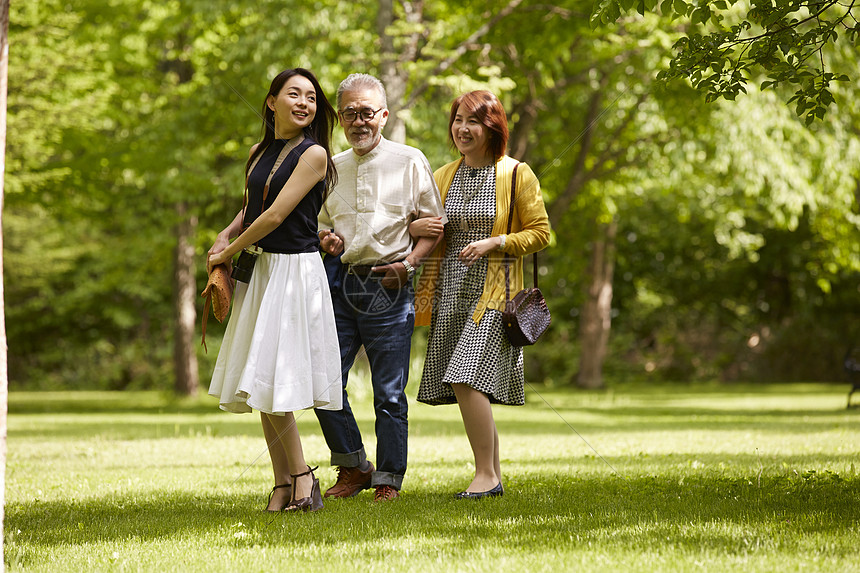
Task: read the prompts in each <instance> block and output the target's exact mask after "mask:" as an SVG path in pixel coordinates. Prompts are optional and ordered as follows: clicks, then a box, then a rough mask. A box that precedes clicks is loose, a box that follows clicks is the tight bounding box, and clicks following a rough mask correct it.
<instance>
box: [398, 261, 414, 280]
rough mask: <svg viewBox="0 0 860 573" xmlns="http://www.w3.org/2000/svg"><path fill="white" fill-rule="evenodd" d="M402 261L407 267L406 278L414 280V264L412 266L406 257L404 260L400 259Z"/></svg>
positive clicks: (404, 266)
mask: <svg viewBox="0 0 860 573" xmlns="http://www.w3.org/2000/svg"><path fill="white" fill-rule="evenodd" d="M400 262H401V263H403V268H405V269H406V278H407V280H410V281H411V280H412V277H414V276H415V267H413V266H412V263H410V262H409V261H407V260H406V259H403V260H402V261H400Z"/></svg>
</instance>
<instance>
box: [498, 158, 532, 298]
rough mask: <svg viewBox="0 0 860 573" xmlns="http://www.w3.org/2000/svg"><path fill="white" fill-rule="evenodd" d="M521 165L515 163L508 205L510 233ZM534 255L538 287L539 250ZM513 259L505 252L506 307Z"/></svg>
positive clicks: (509, 232) (509, 292)
mask: <svg viewBox="0 0 860 573" xmlns="http://www.w3.org/2000/svg"><path fill="white" fill-rule="evenodd" d="M519 166H520V164H519V163H517V164H516V165H514V174H513V176H512V180H511V203H510V205H509V206H508V232H507V234H508V235H510V234H511V226H512V225H513V222H514V204H515V202H516V194H517V167H519ZM532 256H533V257H534V261H533V265H532V266H533V267H534V268H533V272H534V285H535V288H537V286H538V263H537V252H534V253H532ZM512 259H513V256H511V255H509V254H507V253H505V306H506V307H507V303H508V301H510V300H511V279H510V266H511V260H512Z"/></svg>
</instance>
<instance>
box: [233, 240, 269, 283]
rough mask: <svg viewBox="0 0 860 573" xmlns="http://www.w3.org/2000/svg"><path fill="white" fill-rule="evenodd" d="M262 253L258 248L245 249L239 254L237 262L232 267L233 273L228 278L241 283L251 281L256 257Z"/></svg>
mask: <svg viewBox="0 0 860 573" xmlns="http://www.w3.org/2000/svg"><path fill="white" fill-rule="evenodd" d="M262 252H263V249H261V248H260V247H246V248H244V249H242V252H241V253H239V260H237V261H236V263H235V264H234V265H233V272H232V273H230V276H231V277H233V278H234V279H236V280H237V281H242V282H243V283H246V282H249V281H250V280H251V273H253V272H254V263H256V262H257V256H259V254H260V253H262Z"/></svg>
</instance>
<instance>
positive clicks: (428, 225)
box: [409, 217, 445, 239]
mask: <svg viewBox="0 0 860 573" xmlns="http://www.w3.org/2000/svg"><path fill="white" fill-rule="evenodd" d="M444 229H445V225H443V224H442V217H422V218H421V219H415V220H414V221H412V222H411V223H409V234H410V235H412V237H414V238H416V239H417V238H418V237H433V238H436V237H438V236H439V235H441V234H442V231H443V230H444Z"/></svg>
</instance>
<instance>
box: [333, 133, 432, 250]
mask: <svg viewBox="0 0 860 573" xmlns="http://www.w3.org/2000/svg"><path fill="white" fill-rule="evenodd" d="M333 159H334V164H335V167H336V168H337V185H335V186H334V188H333V189H332V190H331V191H330V192H329V195H328V199H326V202H325V204H324V205H323V208H322V211H321V212H320V214H319V228H320V230H323V229H334V232H335V233H337V234H338V235H340V236H341V237H343V241H344V251H343V257H342V260H343V262H344V263H349V264H353V265H368V264H373V263H380V262H381V263H392V262H395V261H399V260H402V259H404V258H405V257H406V255H408V254H409V253H410V252H412V244H413V240H412V236H411V235H410V234H409V223H411V222H412V221H414V220H415V219H420V218H422V217H442V222H443V223H446V222H447V221H448V219H447V217H445V207H444V205H442V200H441V198H440V197H439V189H438V188H437V187H436V182H435V181H434V180H433V172H432V171H431V170H430V163H429V162H428V161H427V158H426V157H424V154H423V153H421V151H419V150H418V149H415V148H414V147H410V146H408V145H402V144H400V143H395V142H393V141H389V140H387V139H385V138H380V141H379V143H378V144H377V145H376V147H374V148H373V149H372V150H370V151H369V152H368V153H366V154H365V155H358V154H356V153H355V152H354V151H353V150H352V149H348V150H346V151H343V152H341V153H338V154H337V155H335V156H334V158H333Z"/></svg>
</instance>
